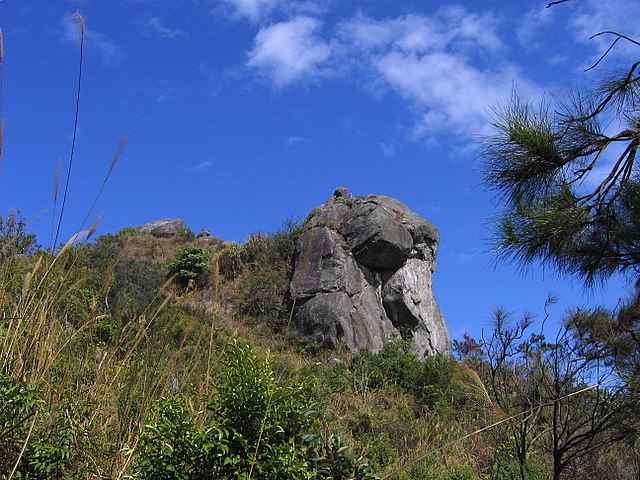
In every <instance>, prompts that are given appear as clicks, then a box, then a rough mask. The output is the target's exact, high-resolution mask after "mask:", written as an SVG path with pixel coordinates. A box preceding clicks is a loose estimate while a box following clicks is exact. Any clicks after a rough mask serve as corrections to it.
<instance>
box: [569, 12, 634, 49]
mask: <svg viewBox="0 0 640 480" xmlns="http://www.w3.org/2000/svg"><path fill="white" fill-rule="evenodd" d="M638 18H640V2H638V1H637V0H606V1H602V0H584V1H583V2H580V9H579V10H578V14H577V15H574V16H573V17H572V22H571V24H572V26H573V28H574V31H575V34H576V38H577V39H578V40H579V41H582V42H589V43H591V44H592V45H594V47H595V48H597V49H598V52H597V53H602V52H604V50H606V49H607V48H608V46H609V45H610V44H611V41H612V40H614V39H613V38H611V37H607V36H601V37H598V38H596V39H594V40H589V38H590V37H591V36H592V35H593V34H595V33H598V32H601V31H603V30H614V31H618V32H620V33H624V34H625V35H628V36H630V37H633V38H638V37H640V22H638ZM637 52H638V47H637V46H634V45H631V44H629V43H625V42H620V43H619V44H618V45H617V46H616V49H615V50H614V51H613V55H622V56H628V57H632V56H637ZM597 53H596V54H597Z"/></svg>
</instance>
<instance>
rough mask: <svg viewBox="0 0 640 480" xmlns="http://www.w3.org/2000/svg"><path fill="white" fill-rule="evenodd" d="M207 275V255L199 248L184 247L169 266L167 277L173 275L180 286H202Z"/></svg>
mask: <svg viewBox="0 0 640 480" xmlns="http://www.w3.org/2000/svg"><path fill="white" fill-rule="evenodd" d="M208 273H209V255H208V254H207V252H206V251H204V250H203V249H202V248H199V247H185V248H183V249H182V250H180V252H178V254H177V255H176V258H175V259H174V260H173V261H172V262H171V263H170V264H169V275H175V276H176V281H177V282H178V283H179V284H180V285H181V286H182V287H187V286H188V285H189V284H196V285H202V284H204V283H205V281H206V276H207V274H208Z"/></svg>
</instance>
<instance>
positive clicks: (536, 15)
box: [516, 5, 556, 47]
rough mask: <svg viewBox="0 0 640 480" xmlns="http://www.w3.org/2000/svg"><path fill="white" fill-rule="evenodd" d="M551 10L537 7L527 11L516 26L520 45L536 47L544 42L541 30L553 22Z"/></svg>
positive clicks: (552, 11) (540, 6) (542, 6)
mask: <svg viewBox="0 0 640 480" xmlns="http://www.w3.org/2000/svg"><path fill="white" fill-rule="evenodd" d="M555 11H556V10H555V9H553V8H545V6H544V5H539V6H537V7H535V8H533V9H531V10H529V11H528V12H527V13H526V14H525V15H524V17H523V18H522V20H521V21H520V24H519V25H518V27H517V29H516V35H517V37H518V40H519V41H520V43H522V44H523V45H525V46H528V47H537V46H539V45H540V44H541V43H542V41H541V40H544V38H543V37H544V35H543V33H542V32H543V30H544V29H545V28H547V27H549V26H550V25H551V23H552V22H553V13H554V12H555Z"/></svg>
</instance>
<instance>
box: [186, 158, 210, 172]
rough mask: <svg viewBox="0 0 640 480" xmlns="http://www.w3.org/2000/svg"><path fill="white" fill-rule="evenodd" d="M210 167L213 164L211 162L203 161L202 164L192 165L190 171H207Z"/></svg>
mask: <svg viewBox="0 0 640 480" xmlns="http://www.w3.org/2000/svg"><path fill="white" fill-rule="evenodd" d="M211 167H213V162H212V161H211V160H205V161H203V162H200V163H198V164H196V165H194V166H193V167H191V169H190V170H193V171H201V170H208V169H209V168H211Z"/></svg>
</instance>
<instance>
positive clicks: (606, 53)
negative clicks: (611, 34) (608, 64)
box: [585, 37, 620, 72]
mask: <svg viewBox="0 0 640 480" xmlns="http://www.w3.org/2000/svg"><path fill="white" fill-rule="evenodd" d="M619 41H620V37H618V38H616V39H615V40H614V41H613V42H612V43H611V45H610V46H609V48H607V50H606V51H605V52H604V53H603V54H602V55H601V56H600V58H598V60H597V61H596V62H595V63H594V64H593V65H591V66H590V67H589V68H587V69H586V70H585V72H588V71H590V70H593V69H594V68H596V67H597V66H598V65H600V62H602V60H604V57H606V56H607V55H609V52H610V51H611V50H613V47H615V46H616V43H618V42H619Z"/></svg>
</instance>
